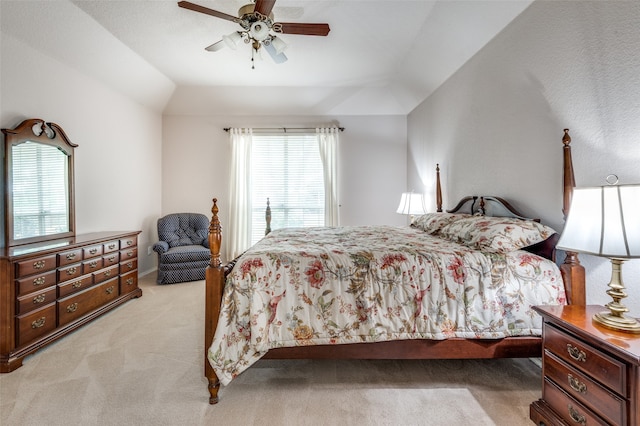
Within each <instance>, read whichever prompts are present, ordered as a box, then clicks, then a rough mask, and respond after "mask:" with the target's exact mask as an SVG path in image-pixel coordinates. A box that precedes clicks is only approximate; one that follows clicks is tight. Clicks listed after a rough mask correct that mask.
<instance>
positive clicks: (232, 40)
mask: <svg viewBox="0 0 640 426" xmlns="http://www.w3.org/2000/svg"><path fill="white" fill-rule="evenodd" d="M241 39H242V35H241V34H240V33H239V32H238V31H234V32H232V33H231V34H227V35H225V36H222V40H224V43H225V44H226V45H227V46H228V47H229V48H230V49H233V50H236V48H237V47H238V42H239V41H240V40H241Z"/></svg>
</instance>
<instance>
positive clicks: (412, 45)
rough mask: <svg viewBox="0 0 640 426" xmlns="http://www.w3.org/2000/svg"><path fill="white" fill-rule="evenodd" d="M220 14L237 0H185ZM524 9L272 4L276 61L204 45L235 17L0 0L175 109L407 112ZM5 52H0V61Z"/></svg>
mask: <svg viewBox="0 0 640 426" xmlns="http://www.w3.org/2000/svg"><path fill="white" fill-rule="evenodd" d="M192 2H193V3H197V4H200V5H202V6H206V7H208V8H211V9H215V10H218V11H220V12H224V13H226V14H230V15H237V11H238V9H239V8H240V7H241V6H242V5H243V4H245V3H247V2H248V1H247V0H193V1H192ZM530 4H531V1H525V0H504V1H499V0H469V1H458V0H440V1H428V0H424V1H423V0H277V1H276V4H275V7H274V9H273V13H274V16H275V21H283V22H326V23H328V24H329V25H330V27H331V31H330V33H329V35H328V36H327V37H319V36H302V35H287V34H285V35H282V36H281V38H282V39H283V40H284V41H285V42H286V43H287V44H288V48H287V50H286V51H285V54H286V55H287V57H288V61H287V62H285V63H283V64H275V63H274V62H273V61H272V59H271V57H270V56H269V55H267V54H264V57H263V58H262V59H260V58H256V61H255V69H252V62H251V49H250V47H249V46H248V45H240V46H239V47H238V49H237V50H231V49H229V48H224V49H222V50H220V51H218V52H207V51H205V50H204V48H205V47H206V46H208V45H210V44H212V43H214V42H216V41H218V40H220V39H221V38H222V36H223V35H226V34H229V33H231V32H233V31H236V30H238V29H239V26H238V24H236V23H234V22H231V21H227V20H223V19H219V18H215V17H212V16H208V15H205V14H202V13H197V12H194V11H190V10H186V9H183V8H180V7H178V5H177V2H176V1H165V0H159V1H158V0H156V1H117V0H93V1H87V0H81V1H79V0H75V1H67V0H65V1H62V0H60V1H56V0H54V1H5V0H2V2H0V7H1V8H2V9H1V12H2V13H1V18H2V21H1V23H2V27H1V28H2V32H3V33H4V34H8V35H10V36H12V37H15V38H16V39H18V40H20V41H22V42H24V43H27V44H28V45H30V46H31V47H33V48H35V49H37V50H40V51H43V52H45V53H46V54H48V55H51V56H53V57H55V58H57V59H59V60H61V61H63V62H64V63H66V64H68V65H70V66H72V67H74V68H77V69H79V70H81V71H82V72H84V73H87V74H89V75H91V76H93V77H95V78H97V79H99V80H102V81H104V82H105V83H106V84H108V85H110V86H112V87H114V88H115V89H116V90H119V91H121V92H124V93H125V94H127V95H128V96H130V97H132V98H134V99H136V100H138V101H139V102H141V103H143V104H147V105H150V106H152V107H154V108H157V109H161V110H164V112H165V113H180V114H227V115H280V114H305V115H372V114H374V115H375V114H408V113H409V112H410V111H411V110H412V109H413V108H415V107H416V106H417V105H418V104H419V103H420V102H421V101H422V100H424V99H425V98H426V97H427V96H428V95H429V94H430V93H432V92H433V91H434V90H435V89H436V88H437V87H438V86H439V85H441V84H442V83H443V82H444V81H445V80H446V79H447V78H448V77H449V76H451V75H452V74H453V73H454V72H455V71H456V70H457V69H459V68H460V67H461V66H462V65H463V64H464V63H465V62H466V61H467V60H468V59H469V58H471V57H472V56H473V55H474V54H475V53H476V52H477V51H478V50H480V49H481V48H482V47H483V46H484V45H485V44H486V43H487V42H488V41H490V40H491V39H492V38H493V37H494V36H495V35H496V34H497V33H499V32H500V31H501V30H502V29H503V28H504V27H505V26H506V25H507V24H508V23H509V22H511V21H512V20H513V19H514V18H515V17H516V16H518V15H519V14H520V13H521V12H522V11H523V10H524V9H526V8H527V7H528V6H529V5H530ZM3 59H6V58H3Z"/></svg>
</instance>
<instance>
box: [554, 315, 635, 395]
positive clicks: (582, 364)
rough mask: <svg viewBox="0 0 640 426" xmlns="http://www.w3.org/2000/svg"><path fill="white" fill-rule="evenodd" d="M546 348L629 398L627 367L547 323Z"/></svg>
mask: <svg viewBox="0 0 640 426" xmlns="http://www.w3.org/2000/svg"><path fill="white" fill-rule="evenodd" d="M544 333H545V334H544V348H545V349H547V350H549V351H550V352H552V353H554V354H555V355H556V356H558V357H559V358H560V359H562V360H564V361H565V362H567V363H568V364H569V365H571V366H574V367H576V368H577V369H579V370H581V371H583V372H584V373H586V374H588V375H589V376H591V377H592V378H593V379H594V380H595V381H597V382H599V383H602V384H603V385H605V386H607V387H609V388H610V389H611V390H613V391H614V392H617V393H618V394H620V395H621V396H623V397H626V396H627V380H626V378H627V371H626V365H625V364H624V363H622V362H620V361H618V360H616V359H614V358H611V357H610V356H608V355H606V354H604V353H602V352H601V351H599V350H598V349H596V348H594V347H592V346H590V345H588V344H586V343H584V342H582V341H581V340H578V339H576V338H573V337H571V336H569V335H568V334H566V333H564V332H562V331H561V330H558V329H557V328H555V327H553V326H551V325H549V324H547V323H545V325H544Z"/></svg>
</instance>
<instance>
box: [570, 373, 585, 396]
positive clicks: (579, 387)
mask: <svg viewBox="0 0 640 426" xmlns="http://www.w3.org/2000/svg"><path fill="white" fill-rule="evenodd" d="M567 380H568V381H569V386H571V389H573V390H574V391H576V392H580V393H587V385H585V384H584V383H582V382H581V381H580V380H578V379H576V378H575V377H573V376H572V375H571V374H568V375H567Z"/></svg>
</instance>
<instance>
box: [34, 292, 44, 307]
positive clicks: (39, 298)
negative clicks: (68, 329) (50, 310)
mask: <svg viewBox="0 0 640 426" xmlns="http://www.w3.org/2000/svg"><path fill="white" fill-rule="evenodd" d="M46 298H47V296H45V295H44V294H40V295H38V296H36V297H34V298H33V304H34V305H37V304H38V303H42V302H44V300H45V299H46Z"/></svg>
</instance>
